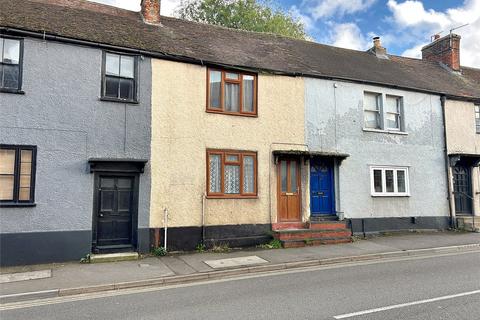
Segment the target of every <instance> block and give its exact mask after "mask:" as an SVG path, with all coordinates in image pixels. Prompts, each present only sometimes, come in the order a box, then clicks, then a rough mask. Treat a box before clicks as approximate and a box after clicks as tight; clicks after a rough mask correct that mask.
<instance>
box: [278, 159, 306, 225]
mask: <svg viewBox="0 0 480 320" xmlns="http://www.w3.org/2000/svg"><path fill="white" fill-rule="evenodd" d="M277 168H278V171H277V177H278V181H277V188H278V190H277V194H278V196H277V198H278V221H279V222H286V221H300V220H301V219H300V208H301V198H300V196H301V190H300V163H299V161H298V160H297V159H280V160H279V161H278V164H277Z"/></svg>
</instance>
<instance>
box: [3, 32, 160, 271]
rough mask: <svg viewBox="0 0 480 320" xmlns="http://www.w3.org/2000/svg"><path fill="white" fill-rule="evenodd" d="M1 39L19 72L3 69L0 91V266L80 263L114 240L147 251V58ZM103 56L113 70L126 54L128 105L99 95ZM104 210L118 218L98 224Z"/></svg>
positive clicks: (30, 40)
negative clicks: (129, 91)
mask: <svg viewBox="0 0 480 320" xmlns="http://www.w3.org/2000/svg"><path fill="white" fill-rule="evenodd" d="M2 45H3V48H4V61H5V56H6V55H7V54H8V55H9V56H10V57H12V59H11V61H17V60H18V61H19V64H18V65H19V66H20V74H18V76H15V75H12V74H11V73H9V74H7V73H6V71H4V79H7V78H8V79H9V82H8V83H7V82H6V81H4V82H3V85H2V89H1V91H2V92H1V93H0V110H1V114H2V116H1V117H0V173H1V176H0V179H2V180H1V184H0V196H1V198H0V199H1V200H0V201H1V202H0V212H1V217H0V219H1V224H0V231H1V234H0V242H1V257H0V259H1V264H2V265H21V264H31V263H45V262H52V261H66V260H78V259H80V258H81V257H84V256H86V255H87V254H89V253H91V252H100V251H102V250H103V251H108V249H109V247H110V248H112V249H114V248H116V247H115V245H117V248H118V249H120V248H121V247H120V246H118V244H120V243H122V244H125V243H127V246H126V247H123V248H122V249H128V250H132V249H133V250H139V251H140V252H148V251H149V246H150V243H149V229H148V228H149V214H150V204H149V201H150V166H149V163H148V159H149V158H150V125H149V123H150V105H151V102H150V97H151V86H150V79H151V66H150V59H149V58H144V59H138V58H137V57H134V56H129V55H122V52H119V51H108V52H109V53H107V51H105V50H101V49H98V48H93V47H88V46H82V45H74V44H68V43H65V42H58V41H51V40H43V39H36V38H30V37H15V36H14V37H11V36H3V35H2V36H0V47H2ZM107 54H111V56H110V57H113V59H112V61H110V60H109V61H108V62H109V63H111V64H112V66H113V65H115V59H116V58H117V57H126V58H125V61H124V63H123V66H124V67H125V68H130V67H131V70H123V72H124V76H125V79H127V78H128V77H130V76H133V82H134V83H133V86H134V87H133V88H130V89H132V90H133V95H131V96H130V97H131V98H132V101H126V100H128V96H125V97H127V99H116V98H114V97H113V95H110V96H111V97H109V96H108V95H105V94H104V92H102V90H103V87H104V86H105V82H104V81H106V79H105V78H103V77H102V74H104V73H105V72H102V70H105V62H106V61H105V59H107V57H106V55H107ZM131 57H133V60H131V59H130V58H131ZM129 62H133V64H132V63H130V66H128V64H129ZM118 67H119V65H118V64H117V68H118ZM108 68H109V67H107V69H108ZM112 74H113V72H112ZM20 77H21V82H20V81H17V82H15V79H19V78H20ZM112 80H113V81H115V79H114V77H113V76H112ZM126 81H127V82H128V81H129V80H126ZM129 85H130V84H125V87H128V86H129ZM127 90H129V89H128V88H127ZM133 100H135V101H133ZM112 210H113V211H114V212H115V214H116V215H117V216H118V217H119V218H120V219H118V222H117V221H116V222H113V223H112V222H111V221H104V220H102V216H101V215H103V214H105V215H106V214H108V213H109V212H108V211H112ZM104 211H105V212H104ZM112 229H117V230H119V231H118V233H117V234H118V235H120V236H118V237H117V239H113V237H111V235H110V234H111V230H112ZM120 237H126V238H129V239H127V241H122V240H125V239H118V238H120Z"/></svg>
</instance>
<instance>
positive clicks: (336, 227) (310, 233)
mask: <svg viewBox="0 0 480 320" xmlns="http://www.w3.org/2000/svg"><path fill="white" fill-rule="evenodd" d="M351 235H352V232H351V230H350V229H349V228H347V224H346V222H345V221H338V220H337V221H334V220H321V221H310V222H307V223H306V224H303V226H302V225H299V226H297V225H292V228H276V229H274V230H273V237H274V238H275V239H277V240H280V242H281V244H282V246H283V247H284V248H298V247H305V246H316V245H322V244H335V243H347V242H351V241H352V238H351Z"/></svg>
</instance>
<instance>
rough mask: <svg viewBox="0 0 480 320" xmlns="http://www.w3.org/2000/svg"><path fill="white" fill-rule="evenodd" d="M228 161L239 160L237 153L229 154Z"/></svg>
mask: <svg viewBox="0 0 480 320" xmlns="http://www.w3.org/2000/svg"><path fill="white" fill-rule="evenodd" d="M227 162H238V156H236V155H231V154H229V155H227Z"/></svg>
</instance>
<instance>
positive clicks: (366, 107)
mask: <svg viewBox="0 0 480 320" xmlns="http://www.w3.org/2000/svg"><path fill="white" fill-rule="evenodd" d="M363 114H364V128H366V129H376V130H386V131H403V119H402V118H403V98H402V97H397V96H392V95H383V94H381V93H375V92H364V98H363Z"/></svg>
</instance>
